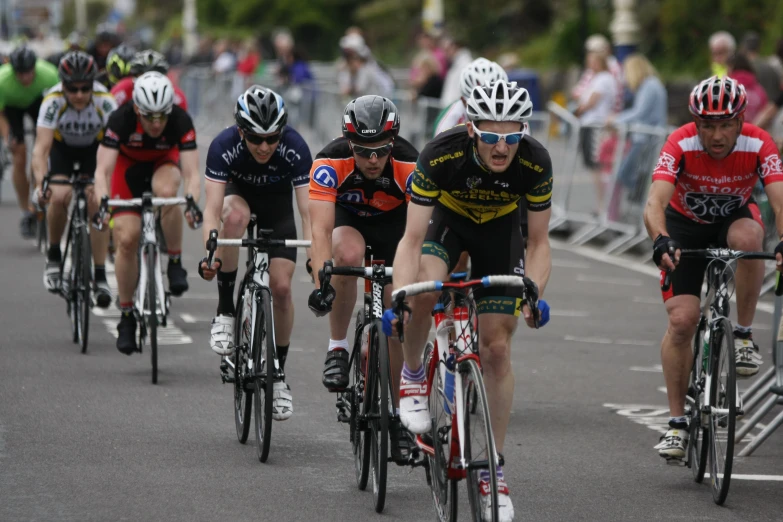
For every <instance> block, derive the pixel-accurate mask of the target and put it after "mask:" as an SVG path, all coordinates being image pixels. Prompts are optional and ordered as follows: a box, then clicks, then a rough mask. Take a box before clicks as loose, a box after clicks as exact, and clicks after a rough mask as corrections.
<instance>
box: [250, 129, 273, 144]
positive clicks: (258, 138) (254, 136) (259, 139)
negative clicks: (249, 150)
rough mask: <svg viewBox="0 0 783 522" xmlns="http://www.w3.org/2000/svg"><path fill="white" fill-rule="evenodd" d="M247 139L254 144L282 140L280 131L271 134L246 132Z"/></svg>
mask: <svg viewBox="0 0 783 522" xmlns="http://www.w3.org/2000/svg"><path fill="white" fill-rule="evenodd" d="M245 140H247V142H248V143H252V144H253V145H261V144H262V143H268V144H269V145H274V144H275V143H277V142H278V141H280V133H279V132H278V133H277V134H270V135H269V136H260V135H258V134H248V133H247V132H246V133H245Z"/></svg>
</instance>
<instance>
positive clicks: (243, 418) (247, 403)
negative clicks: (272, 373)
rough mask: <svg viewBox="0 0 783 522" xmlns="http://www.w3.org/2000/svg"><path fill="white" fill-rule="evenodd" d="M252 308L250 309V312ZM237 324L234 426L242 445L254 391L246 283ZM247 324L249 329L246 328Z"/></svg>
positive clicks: (235, 335)
mask: <svg viewBox="0 0 783 522" xmlns="http://www.w3.org/2000/svg"><path fill="white" fill-rule="evenodd" d="M249 309H250V308H248V310H249ZM235 310H236V314H235V315H236V322H235V324H234V355H233V358H234V424H235V425H236V429H237V439H238V440H239V442H240V443H242V444H244V443H245V442H247V437H248V435H249V434H250V416H251V415H252V413H253V391H252V390H251V389H248V387H247V384H248V383H247V377H248V375H249V374H250V372H249V371H248V370H249V368H248V364H247V363H248V361H249V360H251V359H250V358H249V356H250V353H249V351H248V347H249V346H250V328H249V325H250V322H251V321H252V320H253V318H252V317H246V316H245V313H244V312H245V281H244V280H242V283H240V285H239V295H238V296H237V306H236V309H235ZM245 322H247V325H248V328H245Z"/></svg>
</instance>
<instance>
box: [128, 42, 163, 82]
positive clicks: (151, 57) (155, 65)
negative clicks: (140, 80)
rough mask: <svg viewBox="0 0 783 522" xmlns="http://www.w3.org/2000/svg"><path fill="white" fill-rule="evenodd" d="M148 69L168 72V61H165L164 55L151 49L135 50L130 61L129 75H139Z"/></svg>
mask: <svg viewBox="0 0 783 522" xmlns="http://www.w3.org/2000/svg"><path fill="white" fill-rule="evenodd" d="M150 71H155V72H159V73H160V74H167V73H168V72H169V62H167V61H166V57H165V56H163V55H162V54H160V53H159V52H158V51H153V50H152V49H145V50H144V51H139V52H137V53H136V55H135V56H134V57H133V60H131V62H130V74H131V76H134V77H137V76H141V75H142V74H144V73H146V72H150Z"/></svg>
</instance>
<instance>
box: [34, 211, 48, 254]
mask: <svg viewBox="0 0 783 522" xmlns="http://www.w3.org/2000/svg"><path fill="white" fill-rule="evenodd" d="M36 219H37V224H38V226H37V236H38V250H39V251H40V252H41V253H42V254H44V255H45V254H46V253H47V250H49V232H48V231H47V228H46V209H45V208H44V209H42V210H39V211H38V212H36Z"/></svg>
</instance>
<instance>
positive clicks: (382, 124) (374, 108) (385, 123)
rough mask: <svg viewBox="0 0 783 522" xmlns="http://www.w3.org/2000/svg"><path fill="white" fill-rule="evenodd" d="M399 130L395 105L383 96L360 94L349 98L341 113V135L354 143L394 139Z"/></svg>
mask: <svg viewBox="0 0 783 522" xmlns="http://www.w3.org/2000/svg"><path fill="white" fill-rule="evenodd" d="M399 132H400V113H399V111H397V106H396V105H394V103H392V101H391V100H389V99H388V98H384V97H383V96H375V95H368V96H361V97H359V98H356V99H355V100H351V102H350V103H348V105H347V106H346V107H345V112H344V114H343V136H344V137H345V138H347V139H348V140H350V141H353V142H356V143H373V142H376V141H381V140H385V139H387V138H392V139H394V138H395V137H396V136H397V134H399Z"/></svg>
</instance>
